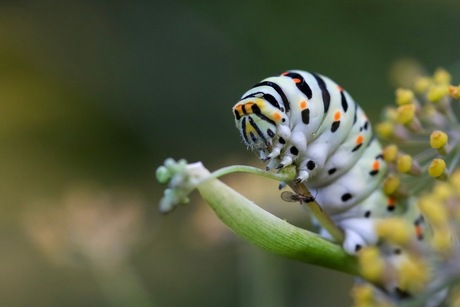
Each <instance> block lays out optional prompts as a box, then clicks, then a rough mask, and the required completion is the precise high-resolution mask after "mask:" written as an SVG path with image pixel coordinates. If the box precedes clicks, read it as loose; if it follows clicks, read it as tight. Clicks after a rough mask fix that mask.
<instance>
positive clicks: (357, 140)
mask: <svg viewBox="0 0 460 307" xmlns="http://www.w3.org/2000/svg"><path fill="white" fill-rule="evenodd" d="M363 140H364V137H363V136H362V135H361V134H360V135H358V137H357V138H356V144H357V145H359V144H361V143H362V142H363Z"/></svg>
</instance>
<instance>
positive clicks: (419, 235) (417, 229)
mask: <svg viewBox="0 0 460 307" xmlns="http://www.w3.org/2000/svg"><path fill="white" fill-rule="evenodd" d="M415 235H416V236H417V239H419V240H421V239H423V231H422V227H421V226H420V225H418V224H417V225H415Z"/></svg>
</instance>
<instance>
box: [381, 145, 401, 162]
mask: <svg viewBox="0 0 460 307" xmlns="http://www.w3.org/2000/svg"><path fill="white" fill-rule="evenodd" d="M397 156H398V146H396V145H394V144H391V145H388V146H387V147H385V148H384V149H383V159H384V160H385V161H387V162H393V161H395V160H396V157H397Z"/></svg>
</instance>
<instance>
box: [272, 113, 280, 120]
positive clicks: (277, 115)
mask: <svg viewBox="0 0 460 307" xmlns="http://www.w3.org/2000/svg"><path fill="white" fill-rule="evenodd" d="M273 118H274V119H275V120H280V119H281V114H279V113H275V114H273Z"/></svg>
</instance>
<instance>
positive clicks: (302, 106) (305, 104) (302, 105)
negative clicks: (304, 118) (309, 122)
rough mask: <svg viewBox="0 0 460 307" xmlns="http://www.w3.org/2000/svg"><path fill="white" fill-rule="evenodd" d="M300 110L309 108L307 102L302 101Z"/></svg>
mask: <svg viewBox="0 0 460 307" xmlns="http://www.w3.org/2000/svg"><path fill="white" fill-rule="evenodd" d="M300 108H301V109H302V110H303V109H306V108H307V102H306V101H305V100H302V101H301V102H300Z"/></svg>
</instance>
